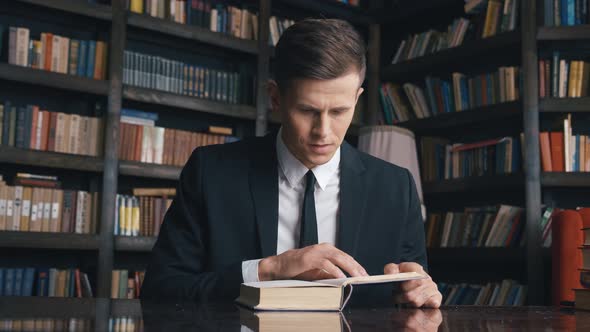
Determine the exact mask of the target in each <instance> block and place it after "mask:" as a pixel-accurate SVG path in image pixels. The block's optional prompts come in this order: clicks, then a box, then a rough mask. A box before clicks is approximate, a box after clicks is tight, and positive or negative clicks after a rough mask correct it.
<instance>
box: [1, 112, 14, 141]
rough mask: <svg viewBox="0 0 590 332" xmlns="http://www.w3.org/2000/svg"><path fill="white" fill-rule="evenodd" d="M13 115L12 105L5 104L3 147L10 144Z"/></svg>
mask: <svg viewBox="0 0 590 332" xmlns="http://www.w3.org/2000/svg"><path fill="white" fill-rule="evenodd" d="M11 113H12V105H11V103H10V102H9V101H6V102H5V103H4V123H2V137H1V138H2V141H1V142H0V143H2V145H8V142H10V132H9V130H10V117H11Z"/></svg>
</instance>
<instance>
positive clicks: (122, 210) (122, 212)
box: [119, 196, 127, 235]
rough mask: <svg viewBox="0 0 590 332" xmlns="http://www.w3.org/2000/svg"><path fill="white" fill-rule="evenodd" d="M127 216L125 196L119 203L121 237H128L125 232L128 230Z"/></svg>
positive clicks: (121, 197)
mask: <svg viewBox="0 0 590 332" xmlns="http://www.w3.org/2000/svg"><path fill="white" fill-rule="evenodd" d="M126 215H127V213H125V197H124V196H120V201H119V235H127V234H126V233H125V231H126V230H127V228H126V225H125V219H126V218H125V216H126Z"/></svg>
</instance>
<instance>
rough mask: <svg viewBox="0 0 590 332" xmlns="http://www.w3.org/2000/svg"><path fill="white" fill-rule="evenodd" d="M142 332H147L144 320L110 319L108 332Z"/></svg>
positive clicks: (130, 318) (135, 318)
mask: <svg viewBox="0 0 590 332" xmlns="http://www.w3.org/2000/svg"><path fill="white" fill-rule="evenodd" d="M136 331H137V332H140V331H145V325H144V323H143V319H141V318H137V317H113V318H109V331H108V332H136Z"/></svg>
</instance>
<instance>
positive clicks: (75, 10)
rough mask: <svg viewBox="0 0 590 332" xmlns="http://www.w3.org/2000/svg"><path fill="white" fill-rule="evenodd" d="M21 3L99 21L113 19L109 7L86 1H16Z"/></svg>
mask: <svg viewBox="0 0 590 332" xmlns="http://www.w3.org/2000/svg"><path fill="white" fill-rule="evenodd" d="M17 1H19V2H22V3H27V4H31V5H37V6H40V7H45V8H51V9H57V10H61V11H64V12H66V13H71V14H77V15H80V16H87V17H93V18H97V19H101V20H107V21H110V20H111V19H112V18H113V12H112V10H111V6H106V5H101V4H93V3H88V1H76V0H51V1H45V0H17Z"/></svg>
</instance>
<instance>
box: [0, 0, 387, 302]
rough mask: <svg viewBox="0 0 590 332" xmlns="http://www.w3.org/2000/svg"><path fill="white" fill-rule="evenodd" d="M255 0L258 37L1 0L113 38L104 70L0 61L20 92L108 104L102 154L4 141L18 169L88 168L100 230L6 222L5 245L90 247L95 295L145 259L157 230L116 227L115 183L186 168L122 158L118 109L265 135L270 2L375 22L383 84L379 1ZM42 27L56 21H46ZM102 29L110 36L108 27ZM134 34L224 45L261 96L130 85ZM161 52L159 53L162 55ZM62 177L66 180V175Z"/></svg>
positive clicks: (61, 3)
mask: <svg viewBox="0 0 590 332" xmlns="http://www.w3.org/2000/svg"><path fill="white" fill-rule="evenodd" d="M367 3H368V2H367ZM254 4H255V5H254V6H255V7H256V8H257V11H258V14H259V20H258V22H259V27H258V30H259V36H260V38H259V39H258V40H245V39H239V38H235V37H232V36H229V35H226V34H221V33H216V32H212V31H210V30H208V29H205V28H201V27H198V26H192V25H185V24H178V23H174V22H170V21H167V20H162V19H157V18H153V17H150V16H147V15H140V14H135V13H130V12H127V11H126V10H125V8H124V1H118V0H113V1H112V5H101V4H91V3H87V1H84V0H55V1H43V0H18V1H16V2H15V8H12V7H11V8H5V9H3V10H2V11H1V12H3V13H4V14H5V15H8V16H10V15H15V17H20V16H19V15H22V16H23V17H26V18H29V19H30V18H31V17H34V18H35V19H36V18H39V19H40V21H41V22H42V23H40V24H49V25H51V24H55V25H56V26H58V28H56V29H58V30H56V31H55V32H56V33H63V34H66V33H67V31H68V29H71V28H72V27H73V26H75V24H74V23H71V22H69V21H68V19H70V18H73V19H74V21H76V22H78V23H77V24H84V23H85V24H89V26H93V23H92V22H96V24H97V25H101V26H105V27H108V28H107V29H106V30H107V32H104V33H108V37H107V39H106V40H107V41H108V67H107V79H106V80H94V79H90V78H85V77H79V76H73V75H66V74H59V73H55V72H49V71H45V70H37V69H32V68H26V67H21V66H16V65H10V64H8V63H6V62H1V63H0V82H4V84H12V83H16V84H18V85H19V89H20V90H22V94H23V95H26V94H27V93H30V92H27V89H33V90H34V89H38V90H39V91H42V92H44V91H52V92H51V93H48V94H49V95H50V96H51V95H58V96H60V97H62V96H63V97H64V98H66V97H65V96H68V95H79V96H80V95H81V96H82V97H80V98H84V96H89V98H91V99H94V100H100V101H103V102H104V104H105V105H106V106H105V107H104V109H105V110H104V112H103V114H101V115H100V116H102V119H103V121H104V125H105V128H104V141H103V145H104V154H103V155H102V156H101V157H90V156H82V155H73V154H64V153H57V152H48V151H38V150H28V149H22V148H16V147H11V146H0V165H10V167H11V169H19V168H20V167H25V168H26V169H27V171H28V170H31V173H35V171H36V170H38V171H39V172H40V173H42V174H45V173H47V174H53V172H58V173H59V172H66V171H67V172H69V173H71V174H74V175H75V176H74V178H77V177H81V178H84V177H88V178H89V182H90V186H91V190H93V191H100V192H101V195H100V202H99V204H100V220H99V223H98V229H97V233H96V234H93V235H88V234H70V233H34V232H13V231H3V232H0V247H2V248H12V249H16V250H20V251H19V254H18V257H28V256H27V255H37V254H36V253H37V252H40V251H47V253H43V255H42V256H43V257H44V258H43V259H44V260H47V261H49V262H50V265H51V262H52V260H54V261H55V262H54V263H55V264H56V265H59V266H60V267H66V265H67V264H69V263H71V262H77V263H80V261H78V260H77V258H76V257H74V256H76V255H78V254H79V253H80V252H83V253H85V255H84V257H88V258H85V260H84V266H85V267H90V269H91V270H90V271H89V277H90V279H91V282H92V286H93V291H94V295H95V297H107V298H108V297H110V292H111V271H112V270H113V269H114V268H125V266H126V264H127V265H129V267H130V268H137V267H138V266H139V265H141V264H145V261H146V259H147V257H148V254H149V252H150V250H151V248H152V247H153V245H154V244H155V240H156V239H155V237H142V236H138V237H131V236H114V235H113V228H114V217H115V201H116V195H117V193H118V192H119V190H121V186H123V187H124V188H127V187H129V185H130V183H131V186H133V183H134V182H136V181H137V182H141V183H142V184H148V186H149V184H151V183H158V185H163V184H164V185H165V186H167V187H173V186H175V184H176V183H175V181H176V180H177V179H178V177H179V175H180V171H181V169H182V168H181V167H178V166H170V165H158V164H147V163H140V162H133V161H126V160H119V159H118V145H119V134H120V133H121V128H120V123H119V116H120V111H121V109H122V108H124V107H131V108H135V107H134V106H136V105H143V106H145V108H146V109H147V110H148V111H156V112H158V113H160V114H164V115H165V116H168V117H171V116H173V115H174V116H179V115H180V116H182V117H186V118H187V119H189V120H191V119H193V118H199V119H201V120H202V118H205V119H207V117H211V118H212V119H215V121H219V119H222V120H223V121H226V122H229V123H236V126H239V127H238V129H236V130H235V132H236V134H237V135H239V136H243V135H248V134H247V132H249V131H248V130H243V129H241V128H242V127H243V126H251V127H252V128H254V130H253V131H252V133H255V134H256V135H264V134H265V133H266V132H267V128H268V122H269V119H268V116H269V114H268V113H269V112H268V105H267V102H266V101H267V96H266V83H265V82H266V80H267V79H268V78H269V77H270V61H271V56H272V47H269V46H268V35H269V25H268V21H269V17H270V15H271V8H272V7H274V6H278V7H281V9H280V10H281V15H289V14H290V12H291V10H292V11H294V12H297V15H295V16H297V17H301V16H300V15H301V13H308V14H310V15H307V16H317V15H322V16H325V17H338V18H342V19H347V20H350V21H351V22H352V23H353V24H355V25H357V26H364V27H370V29H372V30H370V31H369V33H368V36H369V39H370V40H372V41H373V44H372V45H373V47H372V48H370V51H369V66H368V75H367V82H368V84H369V86H371V84H372V85H373V86H377V84H378V74H379V73H378V71H377V66H376V65H377V61H376V59H378V58H377V57H378V54H376V53H378V48H376V47H377V46H378V44H375V42H374V41H376V40H377V39H378V36H376V35H375V33H376V31H377V30H376V28H377V25H378V23H377V22H376V20H375V19H374V16H373V14H372V10H373V9H374V7H373V4H370V5H366V6H365V7H360V8H355V7H350V6H346V5H343V4H341V3H337V2H332V1H313V0H310V1H307V0H306V1H290V0H275V1H273V2H272V3H271V0H259V1H256V2H254ZM249 5H251V4H249ZM28 13H32V14H30V15H29V14H28ZM44 15H46V16H48V17H49V16H51V18H52V19H51V20H48V22H50V23H46V22H44ZM62 16H63V18H64V19H63V20H64V22H66V23H64V26H63V27H59V26H60V24H61V22H60V21H59V19H60V18H61V17H62ZM26 18H25V19H23V22H25V21H26ZM88 21H90V23H88ZM40 29H49V28H47V25H44V26H42V27H41V28H40ZM371 31H372V32H371ZM101 33H102V32H101ZM101 36H103V38H104V35H101ZM85 38H86V37H85ZM130 40H137V41H139V42H142V43H144V42H151V43H154V44H156V46H159V47H161V48H164V49H165V48H171V47H172V48H174V47H176V46H177V47H178V48H179V49H181V50H182V51H183V52H184V51H186V52H188V53H189V54H191V53H199V52H202V54H203V56H207V57H215V56H216V54H219V55H221V57H220V58H221V59H224V60H226V61H236V62H240V63H246V65H245V66H247V67H248V68H249V70H251V72H252V73H253V76H255V77H256V78H257V80H256V85H255V86H254V96H255V100H256V103H254V104H252V105H244V104H229V103H224V102H218V101H213V100H206V99H200V98H196V97H191V96H186V95H179V94H173V93H169V92H164V91H159V90H153V89H147V88H142V87H137V86H130V85H125V84H123V60H124V59H123V55H124V51H125V49H126V47H127V46H128V45H129V43H130ZM5 41H6V40H5ZM157 54H158V53H155V55H157ZM371 73H373V74H371ZM20 90H19V91H20ZM375 96H376V95H375ZM373 102H374V101H373ZM369 103H371V101H369ZM138 107H140V106H138ZM367 109H369V110H370V109H371V108H370V107H368V108H367ZM56 111H59V110H56ZM70 111H71V110H70ZM169 113H170V114H169ZM372 113H375V112H365V113H364V116H365V118H364V119H362V120H360V121H359V120H357V121H356V122H355V124H354V126H353V127H352V128H351V130H350V131H349V133H348V135H347V136H348V138H350V136H353V137H354V136H355V135H357V134H358V128H359V127H360V126H361V125H362V122H365V123H366V122H369V120H370V119H371V118H372V117H373V118H374V116H373V115H372ZM201 120H199V121H201ZM275 123H276V122H275ZM353 139H354V138H353ZM78 173H80V174H82V175H80V174H78ZM60 174H61V173H60ZM88 174H89V175H88ZM143 186H146V185H143ZM64 187H66V188H67V187H68V184H67V182H66V181H65V180H64ZM54 251H55V252H54ZM63 253H67V255H68V256H72V257H69V258H68V259H66V260H62V259H60V258H59V255H60V254H63ZM39 257H41V256H39ZM39 257H37V258H35V257H33V256H31V262H35V263H32V264H37V263H38V262H39V261H42V259H40V258H39ZM19 259H20V258H19ZM11 262H12V263H10V264H13V263H14V260H12V261H11ZM64 262H65V263H64ZM25 263H26V262H25ZM64 264H65V265H64ZM82 300H85V299H82ZM40 301H42V300H40ZM66 301H68V300H66ZM78 304H83V301H82V302H80V301H74V302H72V305H73V306H74V307H76V306H77V305H78Z"/></svg>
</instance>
